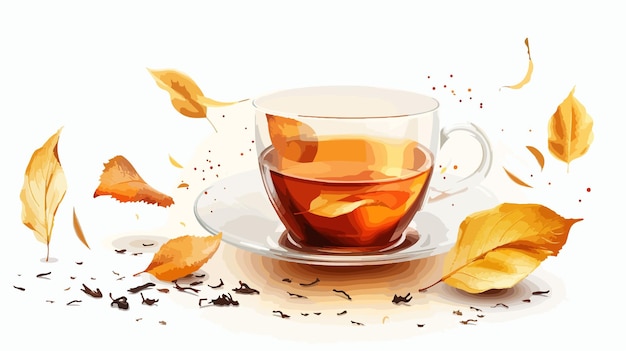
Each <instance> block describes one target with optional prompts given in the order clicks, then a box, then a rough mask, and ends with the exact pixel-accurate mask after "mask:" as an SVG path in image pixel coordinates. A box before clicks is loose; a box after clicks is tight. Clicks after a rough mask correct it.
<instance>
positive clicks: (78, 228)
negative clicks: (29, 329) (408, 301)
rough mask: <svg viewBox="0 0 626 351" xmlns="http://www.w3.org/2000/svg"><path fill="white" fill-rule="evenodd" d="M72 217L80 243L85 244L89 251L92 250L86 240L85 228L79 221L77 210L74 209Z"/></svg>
mask: <svg viewBox="0 0 626 351" xmlns="http://www.w3.org/2000/svg"><path fill="white" fill-rule="evenodd" d="M72 217H73V219H72V222H73V224H74V232H75V233H76V236H77V237H78V240H80V242H81V243H83V245H85V246H87V248H88V249H91V248H90V247H89V244H87V239H85V233H84V232H83V228H82V227H81V226H80V222H79V221H78V217H77V216H76V208H74V209H73V213H72Z"/></svg>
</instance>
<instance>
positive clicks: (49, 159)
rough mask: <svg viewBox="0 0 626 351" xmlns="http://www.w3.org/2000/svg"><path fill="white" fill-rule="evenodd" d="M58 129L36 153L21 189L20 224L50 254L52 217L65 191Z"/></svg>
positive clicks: (27, 169)
mask: <svg viewBox="0 0 626 351" xmlns="http://www.w3.org/2000/svg"><path fill="white" fill-rule="evenodd" d="M60 134H61V129H59V130H58V131H57V132H56V133H55V134H54V135H52V136H51V137H50V138H49V139H48V140H47V141H46V142H45V143H44V144H43V145H42V146H41V147H40V148H39V149H37V150H35V152H34V153H33V155H32V156H31V159H30V162H29V163H28V166H27V167H26V171H25V172H24V185H23V187H22V190H21V192H20V200H21V201H22V222H23V223H24V225H26V227H28V228H30V229H31V230H32V231H33V233H34V234H35V238H36V239H37V240H39V241H41V242H42V243H44V244H46V246H47V251H48V254H47V255H46V261H47V260H48V256H49V253H50V239H51V237H52V228H53V226H54V217H55V215H56V212H57V209H58V208H59V205H60V204H61V201H62V200H63V197H64V196H65V192H66V191H67V181H66V179H65V173H64V172H63V168H61V162H60V161H59V154H58V150H57V148H58V142H59V135H60Z"/></svg>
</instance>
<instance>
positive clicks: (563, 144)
mask: <svg viewBox="0 0 626 351" xmlns="http://www.w3.org/2000/svg"><path fill="white" fill-rule="evenodd" d="M574 89H575V88H572V90H571V91H570V93H569V95H568V96H567V98H565V100H563V102H561V104H560V105H559V106H558V107H557V109H556V111H555V112H554V114H553V115H552V117H551V118H550V121H549V123H548V149H549V150H550V153H551V154H552V155H553V156H554V157H556V158H557V159H559V160H561V161H563V162H565V163H567V170H568V172H569V164H570V162H572V161H573V160H575V159H577V158H579V157H581V156H582V155H584V154H585V153H586V152H587V150H589V146H591V143H592V142H593V131H592V128H593V119H592V118H591V116H589V115H588V114H587V110H586V109H585V106H583V104H581V103H580V101H578V99H576V97H574Z"/></svg>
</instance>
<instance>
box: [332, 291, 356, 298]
mask: <svg viewBox="0 0 626 351" xmlns="http://www.w3.org/2000/svg"><path fill="white" fill-rule="evenodd" d="M333 291H334V292H336V293H338V294H342V295H343V296H345V297H346V299H348V300H352V297H350V295H348V293H347V292H345V291H343V290H338V289H333Z"/></svg>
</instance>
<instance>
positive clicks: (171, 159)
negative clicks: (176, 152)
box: [168, 155, 183, 168]
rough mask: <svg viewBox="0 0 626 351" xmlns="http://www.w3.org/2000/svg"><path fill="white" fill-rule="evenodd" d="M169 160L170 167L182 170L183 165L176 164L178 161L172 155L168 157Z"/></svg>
mask: <svg viewBox="0 0 626 351" xmlns="http://www.w3.org/2000/svg"><path fill="white" fill-rule="evenodd" d="M168 156H169V158H170V163H171V164H172V166H174V167H176V168H183V165H181V164H180V163H178V161H176V160H175V159H174V158H173V157H172V155H168Z"/></svg>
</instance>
